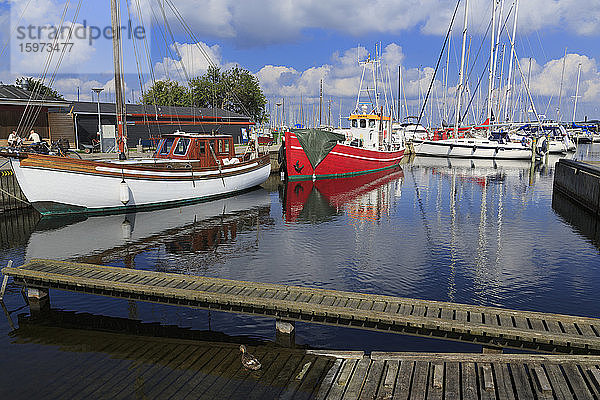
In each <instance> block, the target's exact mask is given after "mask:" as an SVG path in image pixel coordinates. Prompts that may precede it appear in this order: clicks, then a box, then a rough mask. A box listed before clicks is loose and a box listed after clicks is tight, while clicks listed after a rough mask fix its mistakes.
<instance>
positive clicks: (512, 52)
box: [504, 0, 519, 121]
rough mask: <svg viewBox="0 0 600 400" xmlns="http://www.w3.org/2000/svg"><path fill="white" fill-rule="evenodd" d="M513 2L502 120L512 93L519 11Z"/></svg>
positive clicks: (517, 4) (506, 114)
mask: <svg viewBox="0 0 600 400" xmlns="http://www.w3.org/2000/svg"><path fill="white" fill-rule="evenodd" d="M514 4H515V18H514V21H513V30H512V41H511V44H510V61H509V63H508V89H507V90H506V101H505V102H504V121H508V119H509V118H508V105H509V104H510V96H511V95H512V80H511V79H512V71H513V58H515V57H516V56H517V55H516V54H515V35H516V34H517V15H518V12H519V0H514Z"/></svg>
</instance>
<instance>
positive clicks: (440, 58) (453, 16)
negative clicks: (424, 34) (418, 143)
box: [413, 0, 461, 135]
mask: <svg viewBox="0 0 600 400" xmlns="http://www.w3.org/2000/svg"><path fill="white" fill-rule="evenodd" d="M460 1H461V0H458V1H457V2H456V8H454V14H452V20H450V26H449V27H448V32H446V38H445V39H444V44H443V45H442V51H440V56H439V57H438V60H437V64H436V65H435V70H434V71H433V75H432V77H431V83H430V84H429V89H427V95H426V96H425V101H423V107H421V112H420V113H419V119H417V123H416V124H415V127H414V128H413V135H414V134H415V133H416V131H417V126H418V125H419V124H420V123H421V118H422V117H423V112H424V111H425V106H426V105H427V99H428V98H429V94H430V92H431V87H432V86H433V82H434V81H435V75H436V74H437V71H438V68H439V66H440V61H442V56H443V55H444V49H445V48H446V44H447V43H448V37H449V36H450V32H451V31H452V25H454V18H455V17H456V12H457V11H458V6H459V5H460Z"/></svg>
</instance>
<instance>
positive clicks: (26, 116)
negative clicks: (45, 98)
mask: <svg viewBox="0 0 600 400" xmlns="http://www.w3.org/2000/svg"><path fill="white" fill-rule="evenodd" d="M68 3H69V2H67V3H65V7H64V8H63V13H62V16H61V20H60V25H59V28H60V29H61V30H62V26H63V23H64V17H65V14H66V12H67V8H68V5H69V4H68ZM56 40H58V35H56V37H55V38H54V42H53V43H52V48H54V45H55V43H56ZM53 55H54V52H50V54H49V55H48V57H47V58H46V60H45V63H44V68H43V70H42V72H41V73H40V76H41V77H40V78H39V84H38V85H36V86H35V87H34V88H33V90H31V94H30V96H29V99H28V101H27V105H26V106H25V110H24V111H23V114H21V119H20V121H19V125H18V126H17V132H18V131H20V130H21V127H22V126H23V127H24V128H26V127H27V126H29V120H30V118H31V116H32V114H33V109H34V108H35V106H34V105H31V102H32V100H33V101H35V100H38V99H40V98H41V96H40V94H39V93H40V91H41V84H43V82H44V81H45V78H46V74H47V71H48V68H49V65H50V63H51V60H52V57H53ZM24 121H25V123H23V122H24ZM24 133H25V134H26V130H24Z"/></svg>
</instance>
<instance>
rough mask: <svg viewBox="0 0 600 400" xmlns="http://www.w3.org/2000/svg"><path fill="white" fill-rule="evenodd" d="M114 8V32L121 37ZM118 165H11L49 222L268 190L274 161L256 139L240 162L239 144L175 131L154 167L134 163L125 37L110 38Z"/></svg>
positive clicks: (17, 154)
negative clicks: (69, 216) (129, 133)
mask: <svg viewBox="0 0 600 400" xmlns="http://www.w3.org/2000/svg"><path fill="white" fill-rule="evenodd" d="M118 11H119V10H118V5H117V2H115V1H111V23H112V30H113V32H117V31H118V30H119V26H120V22H119V17H118V14H119V12H118ZM112 40H113V66H114V84H115V106H116V117H117V118H116V120H117V123H116V132H117V141H116V143H117V144H118V152H119V158H118V160H81V159H75V158H68V157H59V156H55V155H51V154H36V153H33V152H27V151H22V150H19V149H17V150H15V149H5V150H0V156H5V157H8V158H9V160H10V163H11V166H12V169H13V171H14V173H15V177H16V179H17V181H18V182H19V185H20V187H21V190H22V191H23V194H24V195H25V197H26V198H27V200H28V201H29V202H30V203H31V204H32V205H33V207H34V208H35V209H36V210H38V211H39V212H40V213H41V214H43V215H52V214H68V213H113V212H125V211H127V212H129V211H132V210H140V209H149V208H158V207H165V206H178V205H183V204H188V203H193V202H201V201H207V200H210V199H214V198H218V197H224V196H229V195H232V194H235V193H239V192H242V191H244V190H247V189H249V188H252V187H254V186H257V185H260V184H262V183H263V182H265V181H266V180H267V178H268V176H269V174H270V171H271V165H270V157H269V154H268V153H267V152H263V153H260V152H259V148H258V143H257V140H256V137H255V136H254V137H253V138H252V140H251V142H252V143H249V146H248V148H247V151H246V153H244V154H243V155H241V156H239V157H238V156H237V155H236V153H235V148H234V143H233V137H232V136H230V135H214V134H213V135H206V134H194V133H185V132H181V131H177V132H174V133H171V134H165V135H162V137H161V140H160V142H159V144H158V147H157V149H156V151H155V153H154V155H153V157H152V158H150V159H132V160H128V159H127V156H126V154H125V153H126V144H127V122H126V114H125V104H124V96H123V90H124V80H123V70H122V68H121V64H120V63H121V60H122V58H121V48H122V47H121V35H112Z"/></svg>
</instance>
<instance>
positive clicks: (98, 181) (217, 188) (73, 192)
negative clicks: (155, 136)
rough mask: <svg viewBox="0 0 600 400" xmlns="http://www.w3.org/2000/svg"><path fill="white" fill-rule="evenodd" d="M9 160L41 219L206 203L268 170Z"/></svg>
mask: <svg viewBox="0 0 600 400" xmlns="http://www.w3.org/2000/svg"><path fill="white" fill-rule="evenodd" d="M10 160H11V164H12V168H13V170H14V173H15V177H16V178H17V180H18V182H19V185H20V186H21V190H22V191H23V193H24V194H25V197H26V198H27V200H28V201H29V202H30V203H31V204H32V205H33V207H34V208H35V209H36V210H37V211H39V212H40V213H41V214H42V215H55V214H69V213H113V212H125V211H127V212H128V211H131V210H142V209H153V208H161V207H169V206H179V205H183V204H191V203H196V202H202V201H208V200H212V199H215V198H219V197H225V196H230V195H233V194H236V193H240V192H243V191H245V190H247V189H250V188H252V187H254V186H257V185H260V184H262V183H264V182H265V181H266V179H267V178H268V177H269V174H270V171H271V166H270V162H269V156H268V155H267V156H264V157H261V158H259V159H256V160H254V161H252V162H246V163H241V164H237V165H234V166H229V167H223V168H222V171H218V170H216V171H207V170H199V171H193V169H190V170H187V171H185V170H184V171H182V170H181V169H176V168H173V169H172V171H170V170H165V169H159V170H156V169H154V170H153V169H144V168H143V166H140V165H136V164H132V163H122V164H118V163H108V162H96V161H90V160H73V161H69V160H70V159H64V158H61V157H54V156H45V155H30V156H28V157H26V158H22V159H19V158H11V159H10ZM125 200H127V201H125Z"/></svg>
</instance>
